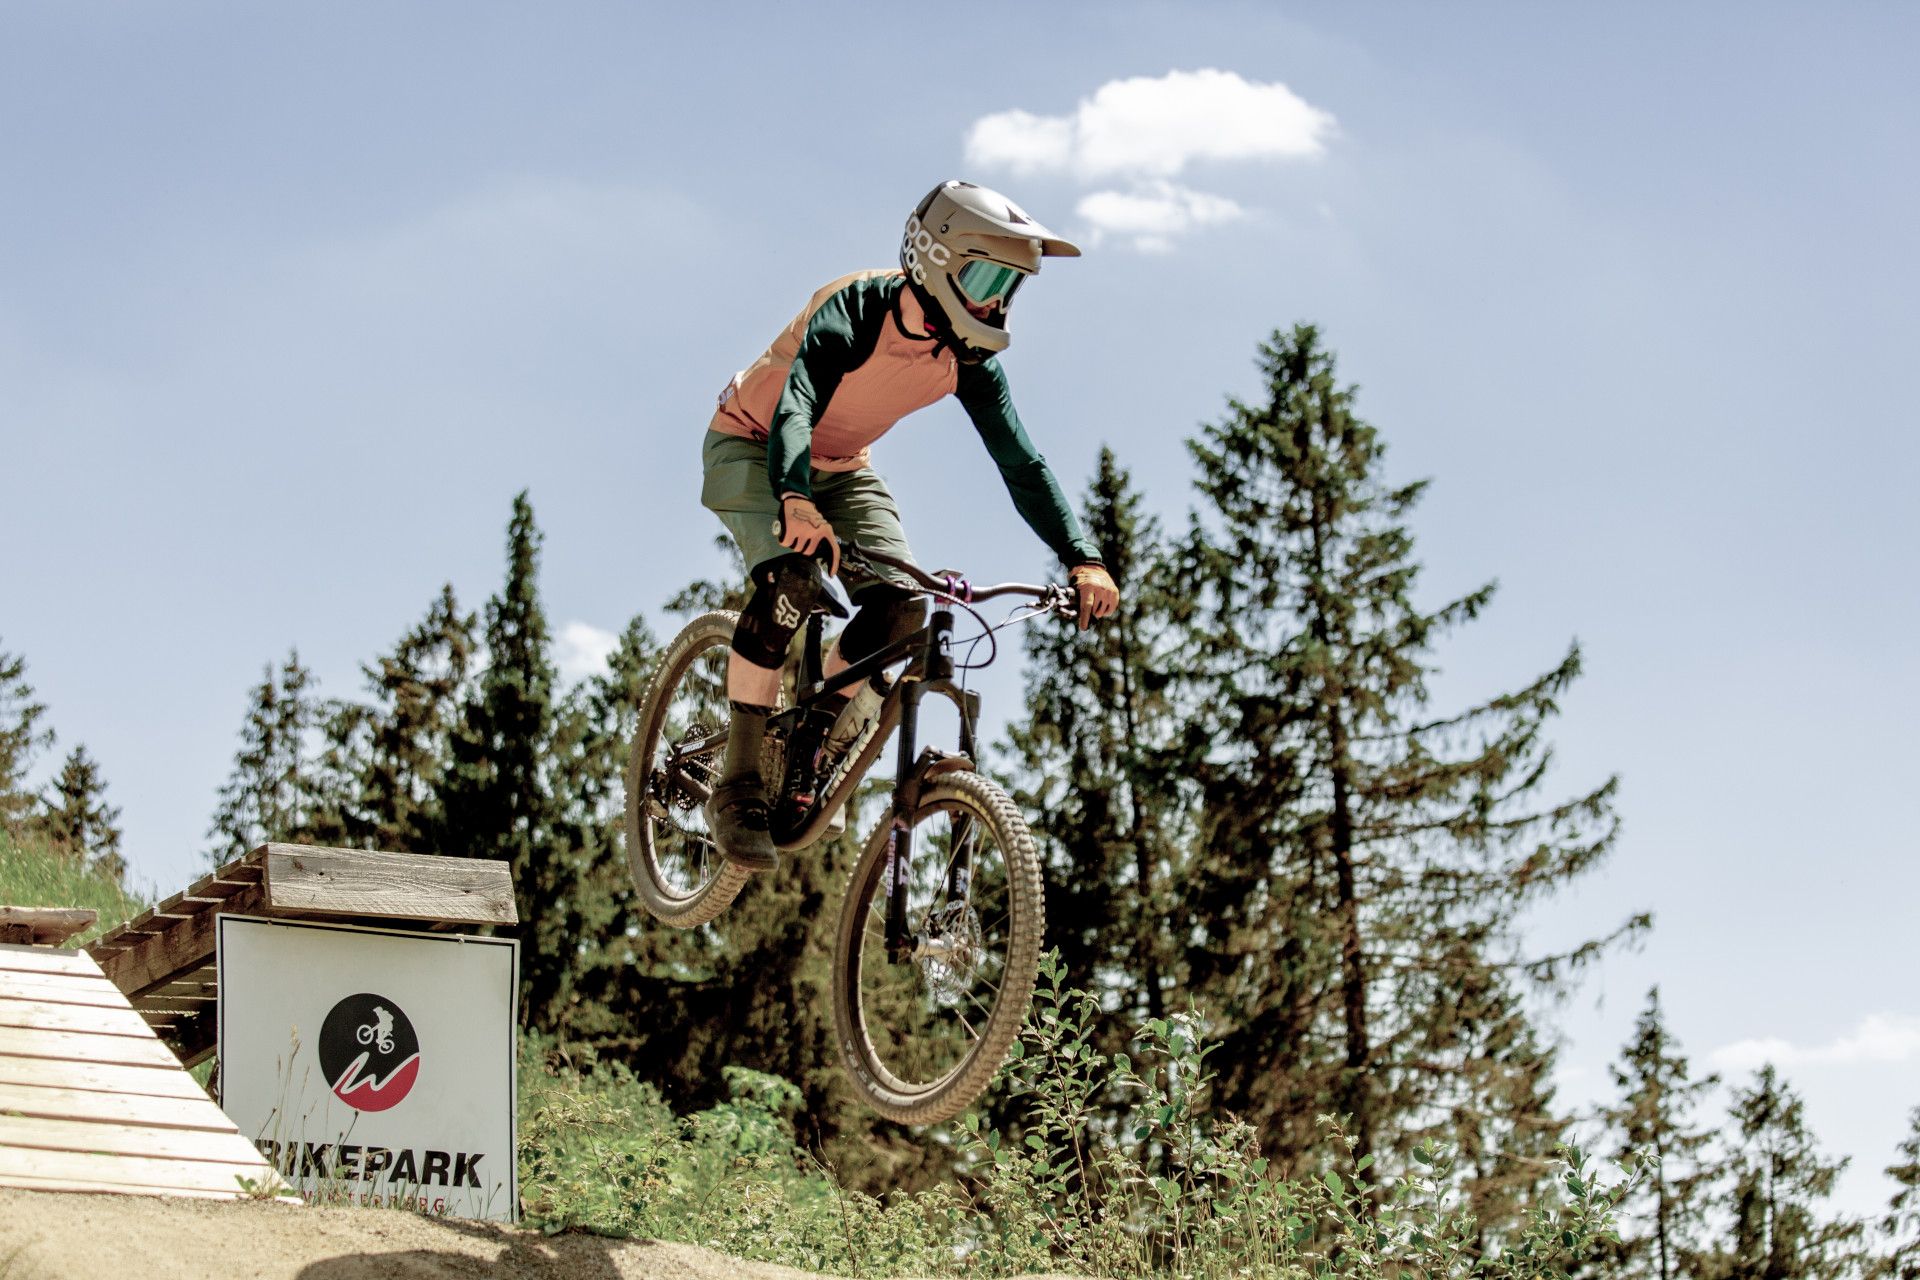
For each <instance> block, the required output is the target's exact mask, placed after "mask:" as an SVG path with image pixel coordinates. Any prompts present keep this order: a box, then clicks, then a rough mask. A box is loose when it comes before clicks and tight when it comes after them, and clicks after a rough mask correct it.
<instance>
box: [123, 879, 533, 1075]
mask: <svg viewBox="0 0 1920 1280" xmlns="http://www.w3.org/2000/svg"><path fill="white" fill-rule="evenodd" d="M228 911H231V912H235V913H237V914H240V915H249V916H268V917H273V918H277V919H295V920H343V921H352V922H354V923H356V924H374V925H386V926H390V927H391V926H400V927H415V928H428V929H461V928H465V929H473V928H478V927H485V926H490V925H510V924H513V923H515V922H516V921H517V920H518V919H519V916H518V915H517V914H516V913H515V911H514V905H513V880H512V876H511V875H510V873H509V872H508V869H507V864H506V863H504V862H493V861H488V860H484V859H476V858H442V857H435V856H431V855H427V854H412V853H376V852H370V851H367V850H363V849H329V848H324V847H319V846H313V845H298V844H265V845H261V846H260V847H259V848H258V849H255V850H254V851H253V852H252V853H249V854H248V855H247V856H246V857H244V858H240V859H237V860H235V861H233V862H229V863H228V864H227V865H226V866H224V867H222V868H220V869H219V870H218V871H216V872H214V873H213V874H212V875H210V876H205V877H203V878H202V879H200V880H198V881H196V882H195V883H194V884H193V885H192V886H190V887H189V888H187V889H185V890H183V891H182V892H180V893H176V894H174V895H173V896H172V897H171V898H168V899H167V900H166V901H165V902H162V903H161V904H160V905H159V906H157V907H154V908H153V909H152V910H151V911H146V912H143V913H142V914H140V915H138V916H135V917H134V918H133V919H131V920H129V921H127V922H126V923H125V924H123V925H121V926H120V927H119V928H117V929H114V930H112V931H111V932H109V933H107V934H105V935H103V936H102V937H100V938H97V939H95V940H94V941H93V942H92V943H90V944H89V945H88V947H87V953H88V954H89V955H91V956H92V957H93V958H94V959H95V960H98V961H99V962H100V967H101V969H102V970H103V971H104V972H105V973H106V975H107V977H108V978H109V979H111V980H112V982H113V983H114V985H115V986H117V987H118V988H119V989H120V990H121V991H123V992H125V993H126V994H127V996H128V998H129V999H131V1000H132V1002H133V1008H134V1009H135V1010H136V1011H137V1012H138V1013H139V1014H140V1015H141V1016H142V1017H143V1018H145V1019H146V1021H147V1023H148V1025H150V1026H151V1027H153V1029H154V1031H155V1032H156V1033H157V1034H158V1035H159V1037H160V1038H161V1040H163V1041H164V1042H165V1043H166V1044H167V1046H168V1047H170V1048H171V1049H172V1050H173V1051H174V1052H175V1053H177V1054H179V1055H180V1059H181V1061H183V1062H185V1063H186V1064H187V1065H189V1066H192V1065H194V1064H195V1063H198V1062H200V1061H201V1060H203V1059H205V1058H206V1057H207V1056H208V1055H210V1054H211V1053H212V1052H213V1050H214V1046H215V1044H216V1043H217V1042H218V1038H219V1028H218V1027H217V1026H216V1025H215V1022H214V1019H215V1016H216V1013H217V1011H218V1005H217V999H218V996H219V991H218V989H217V987H216V986H215V982H216V974H215V970H214V963H213V940H214V921H215V920H217V919H218V918H219V916H220V914H221V913H222V912H228Z"/></svg>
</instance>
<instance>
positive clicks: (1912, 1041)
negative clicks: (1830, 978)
mask: <svg viewBox="0 0 1920 1280" xmlns="http://www.w3.org/2000/svg"><path fill="white" fill-rule="evenodd" d="M1707 1056H1708V1059H1709V1061H1711V1062H1712V1063H1713V1065H1714V1066H1715V1067H1717V1068H1719V1069H1720V1070H1722V1071H1753V1070H1756V1069H1758V1068H1759V1067H1761V1066H1764V1065H1765V1064H1767V1063H1769V1062H1771V1063H1772V1064H1773V1065H1774V1066H1776V1067H1781V1068H1786V1067H1798V1066H1852V1065H1855V1064H1858V1063H1899V1062H1909V1061H1913V1060H1915V1059H1920V1017H1914V1016H1912V1015H1910V1014H1903V1013H1873V1014H1868V1015H1867V1016H1866V1017H1865V1018H1863V1019H1862V1020H1861V1022H1860V1025H1859V1026H1858V1027H1855V1028H1854V1029H1853V1030H1852V1031H1850V1032H1848V1033H1847V1034H1845V1035H1843V1036H1841V1037H1840V1038H1839V1039H1837V1040H1834V1041H1832V1042H1831V1043H1828V1044H1822V1045H1797V1044H1794V1043H1793V1042H1792V1041H1790V1040H1782V1039H1780V1038H1779V1037H1777V1036H1768V1037H1763V1038H1759V1039H1753V1040H1738V1041H1735V1042H1734V1043H1733V1044H1729V1045H1723V1046H1721V1047H1720V1048H1718V1049H1715V1050H1714V1051H1713V1052H1712V1053H1711V1054H1709V1055H1707Z"/></svg>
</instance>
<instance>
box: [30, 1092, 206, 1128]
mask: <svg viewBox="0 0 1920 1280" xmlns="http://www.w3.org/2000/svg"><path fill="white" fill-rule="evenodd" d="M9 1114H12V1115H16V1116H35V1117H38V1118H40V1119H43V1120H93V1121H98V1122H104V1123H109V1124H139V1125H149V1126H152V1127H154V1128H158V1129H204V1130H207V1131H209V1132H213V1133H234V1134H237V1133H239V1132H240V1130H239V1129H238V1128H236V1127H235V1126H234V1123H233V1121H231V1120H229V1119H228V1118H227V1113H226V1112H224V1111H222V1110H221V1109H220V1108H219V1107H216V1106H214V1105H213V1099H211V1098H209V1097H207V1096H206V1095H205V1094H201V1095H200V1096H199V1097H197V1098H161V1097H156V1096H154V1095H152V1094H144V1093H102V1092H100V1091H99V1090H96V1089H60V1088H54V1087H52V1086H35V1085H25V1084H6V1083H0V1122H4V1120H5V1118H6V1117H7V1116H8V1115H9Z"/></svg>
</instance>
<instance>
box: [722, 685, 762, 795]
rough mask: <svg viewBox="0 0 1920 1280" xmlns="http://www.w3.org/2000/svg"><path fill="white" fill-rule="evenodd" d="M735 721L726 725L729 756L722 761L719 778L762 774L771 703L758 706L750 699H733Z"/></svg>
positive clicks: (730, 704) (729, 704) (729, 779)
mask: <svg viewBox="0 0 1920 1280" xmlns="http://www.w3.org/2000/svg"><path fill="white" fill-rule="evenodd" d="M727 705H728V706H729V707H730V708H732V710H733V722H732V723H731V724H730V725H728V726H727V758H726V762H725V763H724V764H723V765H721V769H720V780H721V781H722V782H732V781H733V780H734V779H736V778H748V777H751V778H759V777H760V743H761V740H762V739H764V738H765V737H766V735H767V716H768V715H770V714H772V712H773V708H772V707H756V706H754V705H753V704H752V703H748V702H732V701H729V702H728V703H727Z"/></svg>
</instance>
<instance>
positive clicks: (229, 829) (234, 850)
mask: <svg viewBox="0 0 1920 1280" xmlns="http://www.w3.org/2000/svg"><path fill="white" fill-rule="evenodd" d="M312 686H313V673H312V672H310V671H308V670H307V668H306V667H304V666H302V665H301V663H300V653H299V651H298V650H297V649H296V650H293V651H290V652H289V653H288V655H287V660H286V662H285V663H283V664H282V665H281V667H280V669H279V671H278V672H275V670H274V669H273V666H272V664H271V663H269V664H268V666H267V668H266V671H265V674H264V676H263V678H262V679H261V682H260V684H259V685H258V686H256V687H255V689H254V691H253V696H252V701H251V704H250V705H249V707H248V709H247V718H246V721H245V723H244V724H243V725H242V726H241V730H240V750H239V751H238V752H237V753H236V754H235V756H234V762H233V772H232V774H231V775H229V777H228V779H227V783H226V785H225V786H224V787H222V788H221V790H220V806H219V808H218V809H217V810H216V811H215V813H214V816H213V821H212V823H211V824H210V825H209V826H208V828H207V837H208V839H210V840H211V841H213V844H212V845H211V846H210V847H209V848H208V850H207V860H208V862H209V863H210V864H211V865H213V866H215V867H219V866H224V865H225V864H226V863H228V862H230V861H232V860H233V859H235V858H239V857H243V856H245V855H246V854H247V853H248V852H249V851H250V850H252V849H253V848H254V847H255V846H257V845H259V844H260V843H262V842H263V841H274V840H310V839H313V824H314V822H315V819H316V818H317V817H320V816H321V815H322V814H323V813H324V811H325V810H326V809H327V807H328V804H329V801H328V794H327V793H328V788H327V787H326V786H324V785H323V783H322V780H321V777H320V774H319V771H318V766H317V757H316V752H315V750H314V744H313V742H312V741H311V738H312V735H313V732H314V730H315V728H316V726H317V724H318V722H319V714H320V711H319V704H318V702H317V700H316V699H315V697H314V695H313V693H312V692H311V689H312Z"/></svg>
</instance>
